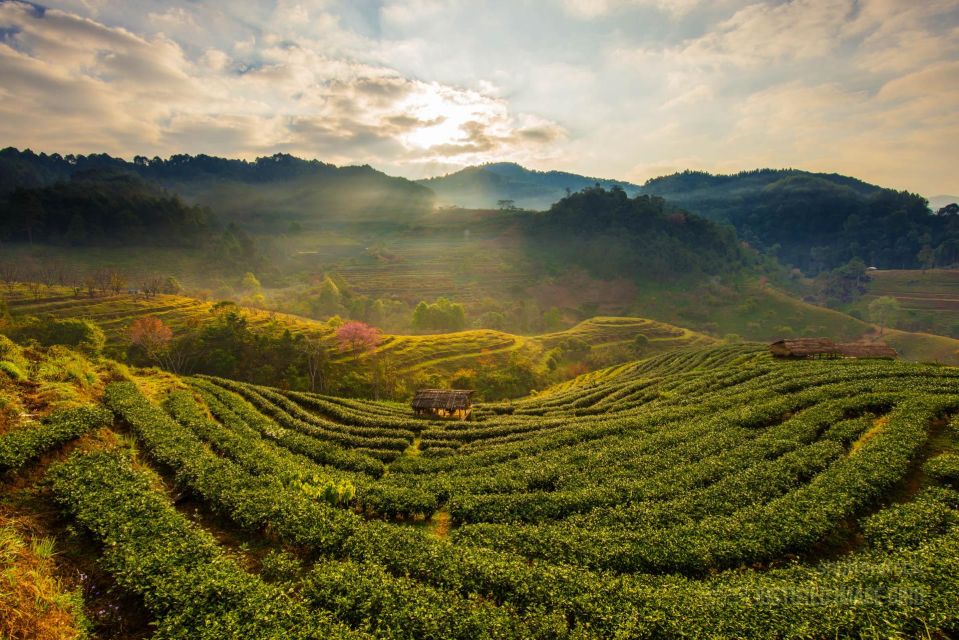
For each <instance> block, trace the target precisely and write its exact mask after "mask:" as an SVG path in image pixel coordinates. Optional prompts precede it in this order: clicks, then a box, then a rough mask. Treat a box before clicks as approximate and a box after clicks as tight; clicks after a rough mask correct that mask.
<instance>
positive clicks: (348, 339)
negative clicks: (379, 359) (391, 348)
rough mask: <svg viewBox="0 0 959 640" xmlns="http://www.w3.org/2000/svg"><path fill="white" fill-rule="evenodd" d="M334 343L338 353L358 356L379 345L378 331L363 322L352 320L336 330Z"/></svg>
mask: <svg viewBox="0 0 959 640" xmlns="http://www.w3.org/2000/svg"><path fill="white" fill-rule="evenodd" d="M336 341H337V343H338V344H339V347H340V351H348V352H350V353H352V354H354V355H356V356H360V355H363V354H364V353H366V352H367V351H369V350H371V349H373V348H374V347H375V346H376V345H378V344H379V342H380V330H379V329H377V328H376V327H371V326H370V325H368V324H366V323H365V322H359V321H357V320H353V321H350V322H347V323H346V324H344V325H343V326H341V327H340V328H339V329H337V330H336Z"/></svg>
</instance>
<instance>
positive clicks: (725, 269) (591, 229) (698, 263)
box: [524, 187, 760, 280]
mask: <svg viewBox="0 0 959 640" xmlns="http://www.w3.org/2000/svg"><path fill="white" fill-rule="evenodd" d="M524 224H525V230H526V232H525V235H526V239H527V245H528V246H527V251H528V252H529V254H530V255H532V256H536V257H538V258H539V259H540V260H541V261H542V262H543V263H545V264H547V265H554V266H555V267H557V268H560V267H565V266H568V265H571V264H572V265H577V266H580V267H583V268H585V269H586V270H588V271H589V272H591V273H592V274H594V275H596V276H597V277H600V278H616V277H627V278H639V279H657V280H658V279H675V278H681V277H683V276H687V275H693V276H696V275H718V274H730V273H735V272H739V271H742V270H744V269H748V268H750V267H751V266H756V265H757V264H758V263H759V261H760V259H759V256H758V255H757V253H756V252H755V251H751V250H749V249H745V248H743V247H742V246H740V243H739V241H738V240H737V238H736V234H735V233H734V232H733V231H732V229H730V228H729V227H727V226H722V225H719V224H716V223H714V222H711V221H709V220H706V219H704V218H701V217H699V216H696V215H691V214H688V213H686V212H684V211H682V210H680V209H678V208H676V207H675V206H673V205H672V204H671V203H669V202H667V201H665V200H663V199H662V198H659V197H656V196H648V195H638V196H635V197H633V198H630V197H629V195H628V194H627V193H626V192H625V191H624V190H623V189H620V188H613V189H609V190H607V189H603V188H602V187H590V188H587V189H584V190H582V191H579V192H576V193H573V194H570V195H569V196H566V197H565V198H563V199H562V200H560V201H559V202H557V203H556V204H554V205H553V206H552V207H551V208H550V209H549V210H548V211H545V212H541V213H532V214H529V216H528V217H527V218H525V220H524Z"/></svg>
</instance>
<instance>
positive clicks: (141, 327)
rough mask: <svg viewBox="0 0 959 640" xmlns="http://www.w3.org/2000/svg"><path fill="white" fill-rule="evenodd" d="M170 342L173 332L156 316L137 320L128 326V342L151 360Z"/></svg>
mask: <svg viewBox="0 0 959 640" xmlns="http://www.w3.org/2000/svg"><path fill="white" fill-rule="evenodd" d="M171 340H173V330H172V329H171V328H170V327H168V326H167V325H166V324H165V323H164V322H163V320H160V319H159V318H157V317H156V316H145V317H143V318H137V319H136V320H134V321H133V323H132V324H131V325H130V342H132V343H133V344H135V345H136V346H138V347H140V348H141V349H143V351H144V352H145V353H146V354H147V355H148V356H150V357H151V358H152V357H153V354H155V353H157V352H159V351H161V350H163V349H165V348H166V347H167V346H168V345H169V344H170V341H171Z"/></svg>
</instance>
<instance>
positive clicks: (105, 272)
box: [93, 269, 113, 295]
mask: <svg viewBox="0 0 959 640" xmlns="http://www.w3.org/2000/svg"><path fill="white" fill-rule="evenodd" d="M111 275H113V272H112V271H110V270H109V269H97V270H96V271H94V272H93V281H94V282H95V283H96V287H97V289H99V290H100V292H101V293H102V294H103V295H106V294H107V292H109V291H110V276H111Z"/></svg>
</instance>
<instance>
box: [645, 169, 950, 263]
mask: <svg viewBox="0 0 959 640" xmlns="http://www.w3.org/2000/svg"><path fill="white" fill-rule="evenodd" d="M643 190H644V192H645V193H649V194H656V195H658V196H661V197H663V198H666V199H667V200H669V201H670V202H673V203H675V204H676V205H678V206H681V207H685V208H686V209H688V210H689V211H692V212H694V213H696V214H699V215H701V216H704V217H706V218H708V219H710V220H715V221H719V222H726V223H729V224H732V225H733V226H734V227H735V228H736V231H737V233H738V234H739V236H740V237H741V238H743V239H744V240H746V241H747V242H750V243H751V244H754V245H755V246H757V247H760V248H763V249H765V250H767V251H774V252H775V253H776V255H777V256H778V257H779V259H780V260H781V261H782V262H783V263H785V264H789V265H793V266H796V267H799V268H800V269H802V270H803V271H806V272H807V273H811V274H817V273H820V272H822V271H824V270H831V269H836V268H838V267H842V265H845V264H847V263H849V262H850V261H851V260H856V259H858V260H860V261H862V262H864V263H866V264H868V265H872V266H876V267H880V268H887V269H889V268H896V269H898V268H917V267H919V266H921V264H920V260H919V258H918V256H919V253H920V251H921V250H922V248H923V247H924V246H925V245H930V246H931V248H932V250H933V253H934V254H935V262H936V263H937V264H939V265H948V264H954V263H955V262H956V261H957V260H959V252H957V247H959V244H957V237H959V227H957V226H956V225H955V224H954V222H953V221H952V220H951V219H950V218H949V217H948V216H934V215H930V213H929V210H928V208H927V204H928V203H927V202H926V200H925V199H924V198H922V197H921V196H918V195H916V194H912V193H907V192H904V191H903V192H897V191H893V190H891V189H881V188H879V187H876V186H873V185H869V184H866V183H864V182H861V181H859V180H856V179H854V178H848V177H845V176H839V175H835V174H813V173H808V172H805V171H797V170H782V171H780V170H773V169H760V170H757V171H747V172H742V173H739V174H736V175H710V174H708V173H702V172H692V171H686V172H683V173H677V174H674V175H671V176H664V177H662V178H656V179H654V180H650V181H649V182H647V183H646V185H645V186H644V188H643Z"/></svg>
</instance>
